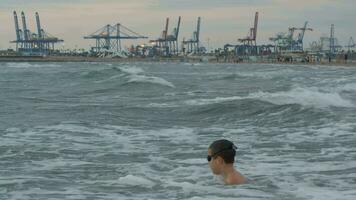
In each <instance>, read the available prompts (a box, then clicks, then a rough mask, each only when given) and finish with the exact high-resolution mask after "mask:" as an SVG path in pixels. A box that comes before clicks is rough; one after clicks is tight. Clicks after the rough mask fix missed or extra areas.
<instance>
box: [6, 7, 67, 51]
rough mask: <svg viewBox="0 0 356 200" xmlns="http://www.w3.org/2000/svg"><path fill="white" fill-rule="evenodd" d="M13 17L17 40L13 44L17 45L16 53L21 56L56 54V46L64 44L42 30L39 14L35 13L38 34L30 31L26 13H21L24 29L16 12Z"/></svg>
mask: <svg viewBox="0 0 356 200" xmlns="http://www.w3.org/2000/svg"><path fill="white" fill-rule="evenodd" d="M13 15H14V22H15V32H16V40H14V41H11V43H15V44H16V51H17V52H18V53H20V54H21V55H50V54H53V53H55V44H57V43H60V42H63V40H62V39H59V38H57V37H55V36H52V35H51V34H49V33H47V32H46V31H45V30H44V29H43V28H42V26H41V21H40V16H39V14H38V12H36V13H35V17H36V25H37V27H36V28H37V33H35V32H31V31H30V30H29V29H28V27H27V22H26V16H25V13H24V12H21V19H22V29H21V28H20V25H19V20H18V16H17V13H16V11H14V12H13Z"/></svg>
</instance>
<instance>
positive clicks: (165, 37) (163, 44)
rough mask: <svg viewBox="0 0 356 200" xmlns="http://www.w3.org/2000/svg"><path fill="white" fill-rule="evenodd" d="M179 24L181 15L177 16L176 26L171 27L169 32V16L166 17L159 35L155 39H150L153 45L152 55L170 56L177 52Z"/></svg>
mask: <svg viewBox="0 0 356 200" xmlns="http://www.w3.org/2000/svg"><path fill="white" fill-rule="evenodd" d="M180 25H181V17H180V16H179V17H178V22H177V26H176V27H175V28H173V31H172V33H171V34H168V31H169V18H168V17H167V18H166V24H165V28H164V30H163V31H162V33H161V36H160V37H159V38H157V39H155V40H150V43H151V44H152V45H153V49H154V55H156V56H172V55H176V56H177V55H178V54H179V42H178V37H179V31H180Z"/></svg>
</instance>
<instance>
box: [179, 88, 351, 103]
mask: <svg viewBox="0 0 356 200" xmlns="http://www.w3.org/2000/svg"><path fill="white" fill-rule="evenodd" d="M243 99H256V100H261V101H265V102H269V103H272V104H275V105H288V104H299V105H302V106H313V107H318V108H325V107H355V105H354V104H353V103H352V102H351V101H350V100H347V99H344V98H342V97H341V96H340V94H338V93H332V92H329V93H327V92H320V91H318V90H313V89H307V88H301V87H296V88H293V89H291V90H289V91H281V92H274V93H273V92H262V91H259V92H256V93H251V94H249V95H248V96H232V97H216V98H213V99H193V100H187V101H185V104H187V105H191V106H202V105H208V104H216V103H223V102H228V101H236V100H243Z"/></svg>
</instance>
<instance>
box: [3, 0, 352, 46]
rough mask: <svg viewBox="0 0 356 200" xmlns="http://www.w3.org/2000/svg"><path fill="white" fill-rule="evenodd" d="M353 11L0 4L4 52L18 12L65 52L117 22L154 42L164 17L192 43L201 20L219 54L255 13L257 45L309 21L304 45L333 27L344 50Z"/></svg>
mask: <svg viewBox="0 0 356 200" xmlns="http://www.w3.org/2000/svg"><path fill="white" fill-rule="evenodd" d="M355 8H356V0H0V49H4V48H8V47H11V44H10V43H9V41H11V40H14V39H15V30H14V22H13V15H12V12H13V11H14V10H16V11H17V12H18V13H20V12H21V11H24V12H25V14H26V16H27V23H28V26H29V27H30V29H31V31H32V32H36V31H35V30H36V29H35V18H34V13H35V12H36V11H37V12H39V14H40V16H41V23H42V26H43V28H44V29H45V31H46V32H49V33H51V34H52V35H55V36H57V37H60V38H61V39H64V40H65V43H64V48H75V47H83V48H88V47H89V46H90V45H93V44H94V43H93V41H88V40H84V39H83V36H85V35H88V34H90V33H92V32H94V31H96V30H97V29H99V28H101V27H103V26H104V25H106V24H116V23H118V22H120V23H121V24H123V25H125V26H127V27H129V28H131V29H133V30H135V31H136V32H138V33H141V34H143V35H146V36H148V37H149V38H150V39H154V38H157V37H158V36H159V35H160V34H161V31H162V29H163V27H164V23H165V18H166V17H170V18H171V24H170V29H171V30H172V29H173V26H175V24H176V20H177V18H178V16H182V27H181V34H180V39H183V37H185V38H190V37H191V35H192V32H193V29H194V28H195V26H196V25H195V24H196V18H197V17H198V16H201V17H202V27H201V29H202V32H201V38H202V42H203V43H205V45H207V43H208V42H207V41H208V40H209V41H210V42H209V44H210V47H212V48H216V47H221V46H223V44H226V43H231V44H234V43H237V39H238V38H243V37H245V36H246V35H247V33H248V30H249V28H250V27H252V24H253V17H254V13H255V12H256V11H258V12H259V13H260V20H259V29H258V31H259V32H258V38H257V40H258V43H259V44H261V43H269V41H268V38H269V37H272V36H274V35H275V34H276V33H278V32H286V31H287V29H288V27H291V26H295V27H301V26H302V25H303V24H304V22H305V21H309V24H310V26H311V28H313V29H314V31H313V32H308V33H307V34H306V36H305V45H307V46H308V44H309V43H310V42H311V41H314V40H317V39H318V38H319V37H320V36H322V35H327V34H329V32H330V25H331V24H335V29H336V30H335V34H336V36H337V38H338V39H339V40H340V41H341V43H342V45H346V43H347V42H348V39H349V38H350V37H351V36H353V37H354V38H355V37H356V26H355V20H356V12H355V10H354V9H355ZM147 41H148V40H141V41H136V42H132V41H130V42H125V44H129V43H138V42H139V43H142V42H147ZM61 46H62V45H61Z"/></svg>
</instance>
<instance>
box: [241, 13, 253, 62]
mask: <svg viewBox="0 0 356 200" xmlns="http://www.w3.org/2000/svg"><path fill="white" fill-rule="evenodd" d="M257 26H258V12H256V13H255V20H254V25H253V27H252V28H250V30H249V34H248V35H247V37H245V38H240V39H238V41H239V42H241V43H242V45H239V48H238V53H239V54H242V55H257V54H258V51H257V42H256V39H257Z"/></svg>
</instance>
